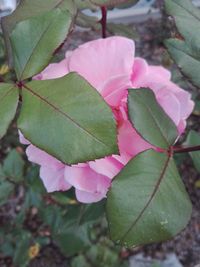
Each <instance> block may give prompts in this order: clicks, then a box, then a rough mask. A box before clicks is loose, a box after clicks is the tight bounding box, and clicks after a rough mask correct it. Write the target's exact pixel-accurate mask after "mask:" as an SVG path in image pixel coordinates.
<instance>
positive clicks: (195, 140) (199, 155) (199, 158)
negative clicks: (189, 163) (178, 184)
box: [185, 130, 200, 173]
mask: <svg viewBox="0 0 200 267" xmlns="http://www.w3.org/2000/svg"><path fill="white" fill-rule="evenodd" d="M185 144H186V145H187V146H199V145H200V134H199V133H197V132H195V131H193V130H191V131H190V132H189V134H188V136H187V140H186V142H185ZM189 154H190V157H191V158H192V160H193V163H194V166H195V168H196V169H197V171H198V172H199V173H200V151H196V152H190V153H189Z"/></svg>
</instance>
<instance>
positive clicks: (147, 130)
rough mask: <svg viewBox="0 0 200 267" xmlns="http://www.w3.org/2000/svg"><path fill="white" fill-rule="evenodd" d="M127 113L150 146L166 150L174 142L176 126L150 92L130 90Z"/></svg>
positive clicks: (146, 90)
mask: <svg viewBox="0 0 200 267" xmlns="http://www.w3.org/2000/svg"><path fill="white" fill-rule="evenodd" d="M128 113H129V118H130V120H131V122H132V124H133V125H134V127H135V129H136V130H137V131H138V132H139V133H140V134H141V135H142V137H143V138H144V139H146V140H147V141H148V142H149V143H151V144H152V145H155V146H157V147H161V148H164V149H168V148H169V147H170V146H171V145H172V144H173V143H174V142H175V140H176V138H177V136H178V133H177V129H176V126H175V124H174V123H173V122H172V120H171V119H170V118H169V117H168V116H167V114H166V113H165V112H164V110H163V109H162V108H161V106H160V105H159V104H158V103H157V101H156V98H155V95H154V93H153V92H152V90H150V89H144V88H140V89H134V90H133V89H130V90H129V95H128Z"/></svg>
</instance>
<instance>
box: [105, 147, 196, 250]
mask: <svg viewBox="0 0 200 267" xmlns="http://www.w3.org/2000/svg"><path fill="white" fill-rule="evenodd" d="M190 215H191V203H190V201H189V198H188V195H187V193H186V191H185V188H184V185H183V183H182V181H181V179H180V176H179V174H178V171H177V169H176V166H175V164H174V161H173V159H172V158H171V157H170V156H168V155H167V154H164V153H157V152H155V151H153V150H148V151H145V152H143V153H141V154H139V155H138V156H136V157H135V158H133V159H132V160H131V161H130V162H129V163H128V164H127V165H126V167H125V168H124V169H123V170H122V171H121V173H119V174H118V175H117V176H116V177H115V179H114V181H113V183H112V187H111V189H110V191H109V193H108V200H107V217H108V222H109V228H110V233H111V237H112V239H113V240H114V241H116V242H118V243H121V244H124V245H125V246H127V247H132V246H137V245H143V244H148V243H152V242H159V241H164V240H167V239H170V238H172V237H173V236H174V235H176V234H177V233H179V232H180V231H181V230H182V229H183V228H184V227H185V226H186V224H187V223H188V220H189V218H190Z"/></svg>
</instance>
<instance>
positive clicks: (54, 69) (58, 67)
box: [34, 59, 69, 80]
mask: <svg viewBox="0 0 200 267" xmlns="http://www.w3.org/2000/svg"><path fill="white" fill-rule="evenodd" d="M67 64H68V62H67V59H63V60H62V61H60V62H59V63H52V64H49V65H48V67H46V69H44V70H43V71H42V72H41V73H40V74H38V75H36V76H35V77H34V80H49V79H56V78H60V77H63V76H65V75H66V74H67V73H69V70H68V66H67Z"/></svg>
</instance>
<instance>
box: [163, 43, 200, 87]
mask: <svg viewBox="0 0 200 267" xmlns="http://www.w3.org/2000/svg"><path fill="white" fill-rule="evenodd" d="M165 45H166V47H167V49H168V51H169V53H170V55H171V57H172V59H173V60H174V61H175V63H176V64H177V65H178V67H179V69H180V70H181V72H182V73H183V74H184V75H185V76H186V77H187V78H189V80H190V81H191V82H192V83H193V84H194V85H196V86H200V75H199V74H200V72H199V69H200V56H199V52H198V51H199V50H198V49H200V46H199V48H194V47H193V48H192V47H190V46H189V45H188V44H187V43H186V42H184V41H181V40H179V39H168V40H166V41H165Z"/></svg>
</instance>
